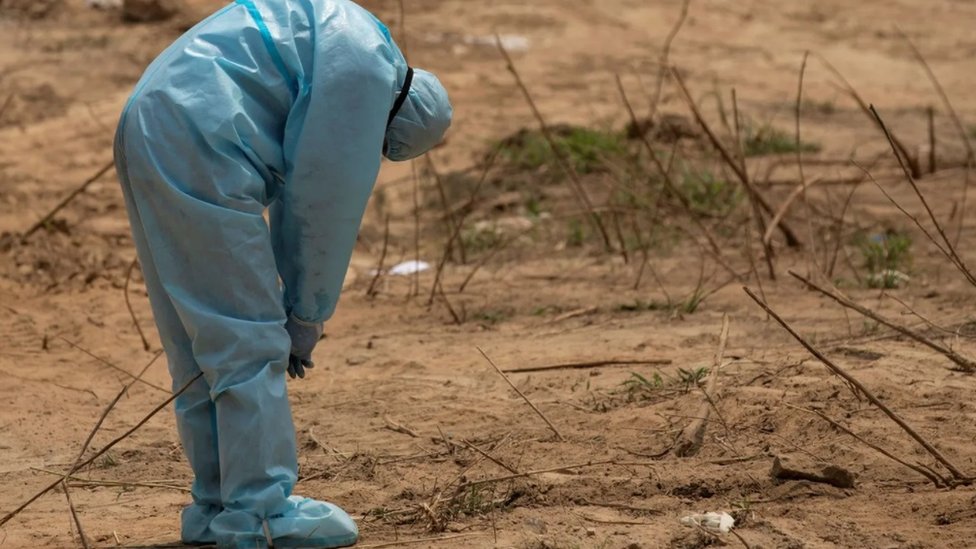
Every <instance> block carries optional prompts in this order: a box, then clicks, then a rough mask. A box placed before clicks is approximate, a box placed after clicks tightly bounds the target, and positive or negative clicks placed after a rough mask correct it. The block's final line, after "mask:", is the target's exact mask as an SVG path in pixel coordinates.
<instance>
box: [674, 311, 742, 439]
mask: <svg viewBox="0 0 976 549" xmlns="http://www.w3.org/2000/svg"><path fill="white" fill-rule="evenodd" d="M728 341H729V316H728V315H725V316H723V317H722V333H721V335H719V339H718V350H717V351H716V352H715V359H714V360H713V361H712V371H711V374H710V375H709V376H708V387H707V389H705V397H704V400H703V401H702V403H701V405H700V406H699V407H698V412H697V413H696V414H695V419H694V420H692V421H691V423H689V424H688V426H687V427H685V428H684V429H683V430H682V431H681V434H680V435H678V439H677V440H676V441H675V444H674V453H675V454H676V455H678V456H679V457H694V456H696V455H698V452H699V451H700V450H701V447H702V442H704V440H705V429H706V428H707V427H708V416H709V415H710V413H711V409H712V405H713V404H712V403H711V402H710V397H709V395H713V394H715V388H716V387H717V386H718V378H719V374H720V373H721V371H722V362H723V361H724V356H725V347H726V345H727V344H728Z"/></svg>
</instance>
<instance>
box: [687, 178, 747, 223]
mask: <svg viewBox="0 0 976 549" xmlns="http://www.w3.org/2000/svg"><path fill="white" fill-rule="evenodd" d="M681 189H682V191H683V192H684V193H685V196H687V197H688V201H689V202H690V203H691V206H692V207H693V208H694V209H696V210H698V211H699V212H703V213H711V214H717V215H724V214H727V213H729V212H731V211H732V210H733V209H735V208H736V207H737V206H738V205H739V203H740V202H741V201H742V193H741V191H740V190H739V185H736V184H733V183H729V182H728V181H726V180H725V179H722V178H720V177H718V176H716V175H715V174H714V173H712V172H711V171H709V170H707V169H694V168H692V169H687V170H685V172H684V174H683V175H682V179H681Z"/></svg>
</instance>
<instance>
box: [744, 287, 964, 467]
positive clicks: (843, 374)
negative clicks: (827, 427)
mask: <svg viewBox="0 0 976 549" xmlns="http://www.w3.org/2000/svg"><path fill="white" fill-rule="evenodd" d="M743 290H745V292H746V294H747V295H748V296H749V297H750V298H752V300H753V301H755V302H756V304H758V305H759V306H760V307H761V308H762V309H763V310H764V311H766V313H767V314H769V316H771V317H773V319H774V320H776V322H777V323H779V325H780V326H782V327H783V329H784V330H786V331H787V332H788V333H789V334H790V335H791V336H793V338H794V339H796V340H797V341H798V342H799V343H800V345H802V346H803V347H804V348H805V349H806V350H807V351H809V352H810V354H812V355H813V356H814V357H816V358H817V360H819V361H820V362H822V363H823V364H824V366H826V367H827V368H828V369H829V370H830V371H831V372H833V373H834V374H835V375H837V376H839V377H840V378H842V379H844V380H845V381H847V383H849V384H850V385H852V386H853V387H856V388H857V390H858V391H860V393H861V394H862V395H864V396H865V397H866V398H867V399H868V400H869V401H870V402H871V404H874V405H875V406H876V407H877V408H878V409H879V410H881V411H882V412H883V413H884V414H885V415H886V416H888V418H889V419H891V420H892V421H893V422H895V424H897V425H898V426H899V427H900V428H901V429H902V430H903V431H904V432H905V433H906V434H908V436H910V437H911V438H912V439H914V440H915V441H916V442H917V443H918V444H919V445H920V446H921V447H922V448H924V449H925V451H926V452H928V453H929V454H930V455H931V456H932V457H933V458H935V459H936V461H938V462H939V463H941V464H942V465H943V467H945V468H946V469H947V470H948V471H949V472H950V473H952V476H953V478H955V479H956V480H957V481H961V482H971V481H972V480H973V479H972V478H970V477H967V476H966V475H964V474H963V473H962V472H961V471H960V470H959V469H958V468H957V467H956V466H955V465H953V464H952V462H950V461H949V460H948V459H946V457H945V456H943V455H942V453H941V452H939V450H938V449H936V448H935V446H933V445H932V444H930V443H929V442H928V441H927V440H925V438H923V437H922V436H921V435H919V434H918V432H917V431H915V429H914V428H912V426H910V425H909V424H908V423H906V422H905V420H903V419H902V418H901V416H899V415H898V414H896V413H895V412H894V411H893V410H892V409H891V408H889V407H888V405H887V404H885V403H884V402H882V401H881V400H880V399H879V398H878V397H877V396H875V394H874V393H873V392H871V390H870V389H868V388H867V387H866V386H864V384H863V383H861V382H860V381H858V379H857V378H855V377H854V376H852V375H851V374H849V373H847V371H846V370H844V369H843V368H841V367H840V366H838V365H837V364H835V363H834V362H833V361H831V360H830V359H829V358H827V357H826V355H824V354H823V353H821V352H820V351H819V350H817V348H816V347H814V346H813V345H812V344H811V343H809V342H808V341H807V340H806V339H804V338H803V336H801V335H800V334H799V333H797V332H796V331H795V330H793V328H792V327H791V326H790V325H789V324H788V323H787V322H786V321H785V320H783V318H782V317H781V316H779V314H777V313H776V311H774V310H773V309H772V308H771V307H770V306H769V305H767V304H766V302H764V301H763V300H761V299H759V297H757V296H756V294H754V293H753V292H752V290H750V289H749V288H746V287H743Z"/></svg>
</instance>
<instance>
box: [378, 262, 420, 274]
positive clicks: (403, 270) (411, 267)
mask: <svg viewBox="0 0 976 549" xmlns="http://www.w3.org/2000/svg"><path fill="white" fill-rule="evenodd" d="M428 269H430V263H427V262H426V261H413V260H411V261H404V262H403V263H400V264H399V265H394V266H393V267H392V268H391V269H390V270H389V271H387V272H386V274H389V275H393V276H407V275H412V274H414V273H422V272H424V271H426V270H428Z"/></svg>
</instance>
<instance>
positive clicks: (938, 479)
mask: <svg viewBox="0 0 976 549" xmlns="http://www.w3.org/2000/svg"><path fill="white" fill-rule="evenodd" d="M785 404H786V405H787V406H789V407H790V408H793V409H795V410H799V411H801V412H805V413H808V414H813V415H816V416H819V417H820V419H822V420H824V421H826V422H827V423H829V424H830V425H832V426H833V427H834V428H835V429H838V430H840V431H842V432H844V433H846V434H847V435H849V436H851V437H852V438H854V439H855V440H857V441H858V442H860V443H861V444H864V445H865V446H867V447H868V448H871V449H872V450H874V451H876V452H878V453H879V454H881V455H883V456H885V457H887V458H888V459H890V460H892V461H894V462H896V463H898V464H900V465H904V466H905V467H908V468H909V469H911V470H912V471H915V472H916V473H918V474H920V475H922V476H923V477H925V478H927V479H929V480H931V481H932V483H933V484H935V485H936V487H939V488H941V487H943V486H946V485H948V484H949V482H948V481H947V480H946V479H944V478H942V477H940V476H938V475H936V474H935V473H933V472H930V471H929V470H927V469H924V468H922V467H919V466H917V465H912V464H911V463H908V462H907V461H904V460H902V459H901V458H899V457H897V456H895V455H894V454H892V453H891V452H889V451H887V450H885V449H884V448H882V447H880V446H878V445H877V444H874V443H873V442H868V441H867V440H865V439H864V438H862V437H861V436H860V435H858V434H857V433H855V432H854V431H851V430H850V429H848V428H847V427H845V426H844V425H842V424H841V423H839V422H837V421H834V420H833V419H830V418H829V417H827V416H826V415H825V414H823V413H821V412H819V411H817V410H810V409H807V408H801V407H799V406H794V405H792V404H790V403H788V402H787V403H785Z"/></svg>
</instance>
